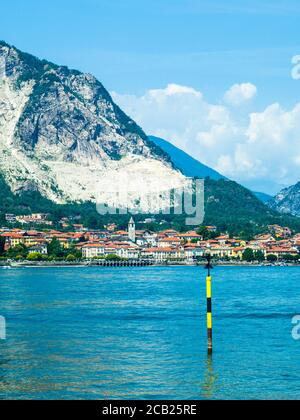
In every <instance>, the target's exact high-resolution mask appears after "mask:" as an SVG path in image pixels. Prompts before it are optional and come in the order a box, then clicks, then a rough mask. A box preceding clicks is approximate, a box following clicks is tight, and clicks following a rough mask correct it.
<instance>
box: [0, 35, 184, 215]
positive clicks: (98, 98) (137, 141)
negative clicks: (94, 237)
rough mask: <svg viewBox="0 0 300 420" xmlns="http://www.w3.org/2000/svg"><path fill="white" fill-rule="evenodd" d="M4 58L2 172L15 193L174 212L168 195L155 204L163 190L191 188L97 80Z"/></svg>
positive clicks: (12, 53) (5, 50) (15, 55)
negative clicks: (33, 192) (30, 191)
mask: <svg viewBox="0 0 300 420" xmlns="http://www.w3.org/2000/svg"><path fill="white" fill-rule="evenodd" d="M0 57H1V58H2V59H4V60H5V63H6V68H5V70H6V71H5V75H4V77H2V79H1V80H0V171H1V173H2V174H3V176H4V178H5V180H6V182H7V183H8V184H9V186H10V187H11V189H12V190H13V192H19V191H21V190H23V189H28V188H30V189H32V188H34V189H37V190H38V191H40V192H41V194H42V195H43V196H45V197H47V198H49V199H51V200H52V201H55V202H57V203H66V202H70V201H77V202H78V201H87V200H92V201H95V202H98V203H108V204H109V205H113V204H114V205H117V206H118V207H127V206H128V207H129V208H134V207H136V206H137V203H140V206H141V208H142V210H143V211H147V210H149V207H151V206H152V207H153V205H154V207H159V208H166V207H168V205H169V202H168V200H165V199H164V198H163V197H162V198H160V200H158V201H157V202H155V201H154V198H153V197H154V196H159V192H164V191H169V190H171V189H174V188H175V189H177V188H180V187H182V186H184V185H186V183H187V180H186V178H185V177H184V176H183V175H182V174H181V173H180V172H179V171H177V170H176V169H174V168H173V167H172V165H171V163H170V161H169V158H168V156H167V155H166V154H165V153H164V152H162V150H161V149H159V148H158V147H157V146H155V145H154V144H153V143H152V142H151V141H150V140H149V139H148V138H147V136H146V135H145V134H144V132H143V131H142V130H141V129H140V127H138V126H137V125H136V124H135V123H134V121H132V120H131V119H130V118H129V117H127V116H126V115H125V114H124V113H123V112H122V111H121V110H120V109H119V108H118V107H117V106H116V105H115V104H114V102H113V101H112V99H111V97H110V95H109V94H108V92H107V91H106V90H105V89H104V87H103V86H102V85H101V83H99V82H98V81H97V80H96V79H95V78H94V77H92V76H91V75H85V74H81V73H79V72H77V71H70V70H68V69H66V68H64V67H58V66H55V65H53V64H51V63H47V62H44V61H40V60H38V59H36V58H34V57H31V56H28V55H26V54H23V53H21V52H20V51H18V50H16V49H15V48H11V47H9V46H8V45H6V44H2V43H0ZM120 190H121V191H120ZM125 192H128V193H126V194H125ZM111 193H113V194H111ZM116 193H118V196H116ZM149 193H150V195H149ZM116 197H117V198H116ZM151 197H152V198H151ZM156 210H158V209H156Z"/></svg>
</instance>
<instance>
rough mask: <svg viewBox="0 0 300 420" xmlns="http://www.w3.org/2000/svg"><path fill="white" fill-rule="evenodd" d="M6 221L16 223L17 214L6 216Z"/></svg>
mask: <svg viewBox="0 0 300 420" xmlns="http://www.w3.org/2000/svg"><path fill="white" fill-rule="evenodd" d="M5 220H6V222H8V223H16V221H17V216H16V215H15V214H6V215H5Z"/></svg>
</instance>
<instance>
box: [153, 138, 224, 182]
mask: <svg viewBox="0 0 300 420" xmlns="http://www.w3.org/2000/svg"><path fill="white" fill-rule="evenodd" d="M149 139H150V140H152V141H153V143H155V144H156V145H157V146H159V147H160V148H161V149H162V150H164V151H165V152H166V153H168V155H169V156H170V157H171V160H172V162H173V163H174V165H175V166H176V167H177V168H179V169H180V170H181V171H182V173H183V174H184V175H186V176H188V177H198V178H207V177H209V178H211V179H213V180H215V181H219V180H220V179H226V177H225V176H223V175H221V174H220V173H219V172H217V171H215V170H214V169H212V168H209V167H208V166H206V165H204V164H203V163H201V162H199V161H198V160H197V159H194V158H193V157H192V156H190V155H189V154H188V153H186V152H184V151H183V150H181V149H179V148H178V147H176V146H174V145H173V144H172V143H170V142H168V141H166V140H164V139H162V138H159V137H155V136H149Z"/></svg>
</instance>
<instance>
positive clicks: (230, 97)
mask: <svg viewBox="0 0 300 420" xmlns="http://www.w3.org/2000/svg"><path fill="white" fill-rule="evenodd" d="M256 94H257V88H256V86H255V85H253V84H252V83H242V84H236V85H233V86H231V88H230V89H229V90H228V91H227V92H226V93H225V95H224V100H225V102H226V103H228V104H229V105H234V106H238V105H242V104H243V103H244V102H248V101H250V100H251V99H253V98H254V97H255V96H256Z"/></svg>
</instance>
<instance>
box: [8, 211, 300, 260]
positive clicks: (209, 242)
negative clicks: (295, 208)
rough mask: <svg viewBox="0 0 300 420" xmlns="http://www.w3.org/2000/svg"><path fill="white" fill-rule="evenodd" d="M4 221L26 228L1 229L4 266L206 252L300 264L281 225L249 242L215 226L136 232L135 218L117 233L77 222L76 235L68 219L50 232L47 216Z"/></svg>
mask: <svg viewBox="0 0 300 420" xmlns="http://www.w3.org/2000/svg"><path fill="white" fill-rule="evenodd" d="M5 218H6V220H7V222H8V223H9V224H13V223H19V224H21V225H22V227H21V228H20V227H18V228H15V227H9V228H8V227H2V228H1V229H0V261H1V262H2V265H4V264H6V263H7V262H9V261H19V262H20V261H21V262H22V261H27V262H31V263H34V262H36V263H38V262H39V263H43V262H45V263H46V262H48V263H51V262H59V261H61V262H62V261H63V262H66V263H70V264H71V263H75V262H86V263H87V262H91V263H92V262H93V263H95V264H96V263H98V264H99V265H100V264H101V263H102V264H103V263H105V262H118V261H119V262H121V261H123V262H125V261H127V262H140V263H141V262H142V263H143V264H145V265H146V264H149V265H150V264H151V265H155V264H197V263H199V262H201V261H202V260H203V259H204V257H205V256H206V255H207V254H208V253H210V254H211V256H212V257H213V258H214V259H215V260H217V261H220V262H224V263H226V262H227V263H228V262H231V263H241V262H258V263H269V264H270V263H280V262H286V263H294V264H295V263H299V260H300V234H299V233H298V234H295V233H293V232H292V231H291V230H290V229H289V228H287V227H281V226H278V225H271V226H268V232H266V233H264V234H260V235H257V236H255V238H253V239H252V240H249V241H246V240H243V239H239V238H234V237H230V236H229V235H228V234H227V233H226V232H225V233H221V234H220V233H219V232H217V228H216V226H202V227H199V228H198V229H195V230H191V231H188V232H184V233H181V232H177V231H176V230H174V229H167V230H162V231H158V232H154V231H151V230H147V229H145V230H138V229H137V228H136V224H135V221H134V219H133V217H131V218H130V220H129V223H128V228H127V229H126V230H119V229H118V226H117V225H116V224H114V223H112V224H108V225H107V226H105V229H104V230H90V229H88V228H86V227H84V226H83V225H82V224H78V223H74V224H72V226H71V228H72V231H64V230H63V229H65V228H66V227H67V226H69V227H70V225H69V223H70V221H69V220H67V219H65V218H64V219H62V220H61V226H62V230H54V229H52V228H51V222H49V221H47V215H44V214H32V215H29V216H15V215H11V214H7V215H5ZM33 225H34V226H35V228H34V229H32V226H33ZM29 226H30V228H29ZM39 226H43V228H39ZM48 226H49V227H48Z"/></svg>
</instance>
